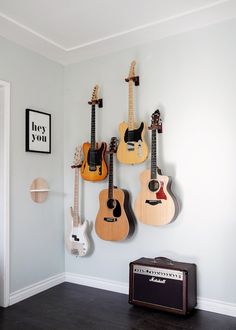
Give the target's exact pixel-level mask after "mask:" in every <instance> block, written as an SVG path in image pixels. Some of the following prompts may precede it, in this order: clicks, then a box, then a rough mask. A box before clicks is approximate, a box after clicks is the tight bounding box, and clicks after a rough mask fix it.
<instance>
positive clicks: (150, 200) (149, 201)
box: [145, 199, 161, 206]
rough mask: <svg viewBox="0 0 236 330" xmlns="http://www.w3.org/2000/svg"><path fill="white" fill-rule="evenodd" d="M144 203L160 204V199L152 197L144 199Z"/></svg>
mask: <svg viewBox="0 0 236 330" xmlns="http://www.w3.org/2000/svg"><path fill="white" fill-rule="evenodd" d="M145 203H147V204H149V205H153V206H155V205H157V204H161V201H160V200H157V199H156V200H153V199H146V201H145Z"/></svg>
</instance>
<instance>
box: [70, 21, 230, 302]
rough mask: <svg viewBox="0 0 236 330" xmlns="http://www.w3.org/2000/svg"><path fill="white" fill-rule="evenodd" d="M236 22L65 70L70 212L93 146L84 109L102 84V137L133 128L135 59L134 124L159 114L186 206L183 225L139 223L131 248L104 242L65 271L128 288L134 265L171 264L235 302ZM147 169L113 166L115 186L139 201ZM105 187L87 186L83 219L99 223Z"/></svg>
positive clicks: (167, 170) (169, 168)
mask: <svg viewBox="0 0 236 330" xmlns="http://www.w3.org/2000/svg"><path fill="white" fill-rule="evenodd" d="M235 35H236V20H232V21H228V22H225V23H223V24H218V25H212V26H209V27H207V28H204V29H201V30H195V31H191V32H188V33H184V34H182V35H178V36H174V37H171V38H166V39H164V40H161V41H158V42H154V43H151V44H146V45H143V46H140V47H137V48H132V49H129V50H127V51H122V52H119V53H115V54H111V55H108V56H103V57H99V58H96V59H93V60H90V61H87V62H83V63H79V64H75V65H70V66H68V67H66V68H65V141H64V144H65V148H64V157H65V171H64V172H65V196H66V197H65V210H66V221H68V219H69V217H68V208H69V206H70V205H72V203H73V171H72V170H71V169H70V165H71V162H72V159H73V153H74V147H75V146H76V144H78V143H81V144H82V143H83V142H84V141H86V140H89V138H90V109H89V106H88V104H87V101H88V100H89V98H90V97H91V93H92V88H93V86H94V85H95V84H96V83H98V84H99V85H100V86H101V96H102V97H103V98H104V108H103V109H98V110H97V138H98V139H99V140H100V141H101V140H105V141H107V142H108V141H109V139H110V137H111V136H113V135H117V134H118V131H117V129H118V125H119V123H120V122H121V121H123V120H127V105H128V100H127V84H126V83H125V82H124V78H125V77H126V76H127V74H128V70H129V65H130V62H131V61H132V60H133V59H136V60H137V63H138V66H137V69H138V71H137V72H138V74H139V75H140V86H139V87H138V88H136V89H135V90H136V91H137V119H138V120H141V119H142V120H143V119H144V120H146V121H148V122H149V119H150V115H151V113H152V112H153V111H154V110H155V109H157V107H159V108H160V111H161V114H162V117H163V121H164V123H163V135H162V136H160V157H159V159H160V166H161V168H162V171H163V173H164V174H167V175H170V176H172V177H173V181H174V185H173V190H174V192H175V194H176V195H177V196H178V199H179V200H180V204H181V213H180V215H179V216H178V218H177V220H176V221H175V222H174V223H172V224H170V225H167V226H165V227H162V228H156V227H151V226H147V225H143V224H140V223H138V226H137V229H136V233H135V235H134V237H133V238H132V239H130V240H127V241H125V242H118V243H112V242H106V241H102V240H100V239H99V238H98V237H97V236H96V234H95V231H94V229H93V231H92V238H93V240H94V246H95V250H94V252H93V254H92V255H91V256H89V257H84V258H79V259H78V258H77V259H76V258H74V257H73V256H71V255H70V254H68V253H66V271H67V272H74V273H78V274H84V275H89V276H96V277H101V278H107V279H110V280H117V281H122V282H128V263H129V262H130V261H132V260H134V259H136V258H139V257H142V256H147V257H155V256H169V257H172V258H173V259H176V260H180V261H187V262H195V263H196V264H197V266H198V288H199V290H198V295H199V296H201V297H205V298H211V299H219V300H222V301H227V302H233V303H235V302H236V296H235V292H236V282H235V273H236V264H235V262H234V260H235V233H236V222H235V218H236V208H235V200H234V199H235V195H236V185H235V184H234V182H235V180H236V174H235V168H236V156H235V141H236V130H235V122H236V112H235V108H236V98H235V86H236V65H235V58H236V44H235ZM149 165H150V160H149V161H147V162H146V163H145V164H142V165H137V166H127V165H121V164H115V182H116V183H117V184H118V185H119V186H120V187H123V188H127V189H128V190H129V191H130V193H131V196H132V201H134V199H135V197H136V196H137V193H138V191H139V189H140V186H139V181H138V180H139V174H140V172H141V171H142V170H143V169H145V168H148V167H149ZM105 187H107V182H102V183H90V182H84V183H83V184H82V192H81V194H83V199H82V201H81V216H82V217H83V218H86V219H88V220H89V221H90V222H91V223H92V224H94V222H95V218H96V214H97V211H98V207H99V204H98V194H99V191H100V190H101V189H103V188H105Z"/></svg>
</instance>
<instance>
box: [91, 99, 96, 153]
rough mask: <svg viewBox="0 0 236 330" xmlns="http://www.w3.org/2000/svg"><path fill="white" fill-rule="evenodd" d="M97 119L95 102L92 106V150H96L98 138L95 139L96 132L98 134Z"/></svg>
mask: <svg viewBox="0 0 236 330" xmlns="http://www.w3.org/2000/svg"><path fill="white" fill-rule="evenodd" d="M95 120H96V116H95V105H94V104H93V105H92V107H91V150H95V144H96V140H95V136H96V135H95V134H96V131H95V130H96V126H95Z"/></svg>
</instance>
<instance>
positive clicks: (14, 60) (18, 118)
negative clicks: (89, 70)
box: [0, 38, 64, 292]
mask: <svg viewBox="0 0 236 330" xmlns="http://www.w3.org/2000/svg"><path fill="white" fill-rule="evenodd" d="M0 79H1V80H5V81H8V82H10V83H11V151H10V164H11V166H10V181H11V182H10V194H11V196H10V212H11V214H10V219H11V223H10V236H11V241H10V249H11V250H10V258H11V260H10V275H11V276H10V291H11V292H14V291H16V290H18V289H20V288H23V287H25V286H27V285H30V284H33V283H35V282H38V281H40V280H43V279H46V278H48V277H50V276H52V275H56V274H58V273H61V272H64V245H63V237H64V232H63V230H64V224H63V67H62V66H61V65H59V64H56V63H54V62H52V61H49V60H48V59H46V58H44V57H42V56H40V55H37V54H35V53H33V52H31V51H28V50H26V49H24V48H22V47H19V46H17V45H15V44H13V43H11V42H9V41H6V40H5V39H3V38H0ZM26 108H32V109H36V110H41V111H45V112H48V113H51V115H52V153H51V155H47V154H37V153H29V152H28V153H26V152H25V109H26ZM36 177H43V178H45V179H46V180H47V181H48V184H49V187H50V188H51V189H52V192H50V193H49V196H48V200H47V201H46V202H45V203H43V204H37V203H34V202H33V201H32V200H31V198H30V194H29V187H30V185H31V182H32V180H33V179H34V178H36Z"/></svg>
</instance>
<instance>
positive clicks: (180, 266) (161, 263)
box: [129, 257, 197, 314]
mask: <svg viewBox="0 0 236 330" xmlns="http://www.w3.org/2000/svg"><path fill="white" fill-rule="evenodd" d="M129 276H130V281H129V303H130V304H134V305H140V306H146V307H150V308H156V309H159V310H163V311H168V312H173V313H177V314H187V313H189V312H190V311H191V310H192V309H193V308H194V307H195V306H196V304H197V295H196V265H195V264H189V263H183V262H176V261H172V260H170V259H167V258H164V257H158V258H154V259H149V258H140V259H138V260H136V261H133V262H131V263H130V273H129Z"/></svg>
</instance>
